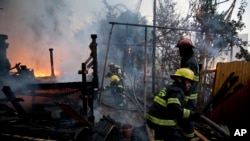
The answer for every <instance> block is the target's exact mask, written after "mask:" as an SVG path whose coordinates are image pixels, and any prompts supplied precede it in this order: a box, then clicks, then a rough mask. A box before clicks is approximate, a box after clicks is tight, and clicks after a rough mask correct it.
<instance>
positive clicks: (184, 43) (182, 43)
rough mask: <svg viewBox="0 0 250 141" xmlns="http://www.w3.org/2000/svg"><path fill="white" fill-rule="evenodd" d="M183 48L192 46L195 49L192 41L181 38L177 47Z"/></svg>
mask: <svg viewBox="0 0 250 141" xmlns="http://www.w3.org/2000/svg"><path fill="white" fill-rule="evenodd" d="M181 46H187V47H188V46H190V47H192V48H195V46H194V45H193V43H192V41H191V40H190V39H188V38H181V39H180V40H179V41H178V43H177V45H176V46H175V47H181Z"/></svg>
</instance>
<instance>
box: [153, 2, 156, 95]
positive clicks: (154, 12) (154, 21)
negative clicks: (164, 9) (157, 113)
mask: <svg viewBox="0 0 250 141" xmlns="http://www.w3.org/2000/svg"><path fill="white" fill-rule="evenodd" d="M155 26H156V0H154V9H153V53H152V93H153V94H154V93H155V49H156V45H155V39H156V34H155Z"/></svg>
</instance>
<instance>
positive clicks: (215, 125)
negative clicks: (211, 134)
mask: <svg viewBox="0 0 250 141" xmlns="http://www.w3.org/2000/svg"><path fill="white" fill-rule="evenodd" d="M200 118H201V119H202V120H203V121H204V122H206V123H207V124H208V125H210V126H211V127H212V128H214V129H215V130H216V131H218V132H219V133H221V135H223V136H224V137H225V138H227V139H229V138H230V134H229V133H228V132H226V131H225V130H224V129H222V128H221V127H220V126H219V125H218V124H216V123H215V122H213V121H212V120H210V119H209V118H207V117H205V116H204V115H201V116H200Z"/></svg>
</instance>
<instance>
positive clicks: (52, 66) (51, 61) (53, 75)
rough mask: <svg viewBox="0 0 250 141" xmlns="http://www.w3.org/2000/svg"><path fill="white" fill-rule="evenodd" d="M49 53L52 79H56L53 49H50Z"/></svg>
mask: <svg viewBox="0 0 250 141" xmlns="http://www.w3.org/2000/svg"><path fill="white" fill-rule="evenodd" d="M49 52H50V65H51V77H55V76H56V75H55V73H54V63H53V48H50V49H49Z"/></svg>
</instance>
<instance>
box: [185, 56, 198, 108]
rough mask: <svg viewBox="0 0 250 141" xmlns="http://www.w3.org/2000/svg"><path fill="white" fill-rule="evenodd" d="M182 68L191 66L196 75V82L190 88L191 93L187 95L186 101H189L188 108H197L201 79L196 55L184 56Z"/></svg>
mask: <svg viewBox="0 0 250 141" xmlns="http://www.w3.org/2000/svg"><path fill="white" fill-rule="evenodd" d="M181 68H190V69H191V70H192V71H193V72H194V75H195V78H194V79H195V82H194V83H193V84H192V87H191V88H190V90H189V94H188V95H186V96H185V101H186V102H187V104H186V108H190V109H191V110H195V107H196V103H197V90H198V81H199V64H198V62H197V60H196V59H195V58H194V56H190V57H183V58H182V59H181Z"/></svg>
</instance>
